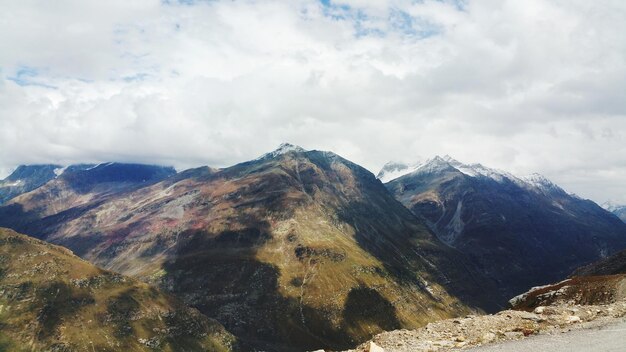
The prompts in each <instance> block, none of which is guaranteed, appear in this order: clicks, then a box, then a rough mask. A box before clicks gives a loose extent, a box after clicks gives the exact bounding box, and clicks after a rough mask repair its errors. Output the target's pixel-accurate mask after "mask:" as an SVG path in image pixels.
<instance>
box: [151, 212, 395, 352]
mask: <svg viewBox="0 0 626 352" xmlns="http://www.w3.org/2000/svg"><path fill="white" fill-rule="evenodd" d="M249 225H252V224H249ZM182 236H185V237H186V240H185V241H184V243H181V244H180V245H179V247H178V248H177V250H176V254H175V255H173V256H172V259H171V260H169V261H167V262H166V263H165V265H164V270H165V271H166V274H165V276H164V277H163V279H162V281H161V286H163V287H164V288H165V289H167V290H169V291H171V292H172V293H174V294H176V295H178V296H179V297H181V298H182V299H183V300H185V301H186V302H187V303H188V304H190V305H192V306H194V307H196V308H198V309H199V310H200V311H201V312H203V313H204V314H206V315H207V316H209V317H212V318H215V319H216V320H218V321H219V322H220V323H222V324H223V325H224V326H225V327H226V328H227V329H228V330H229V331H230V332H231V333H233V334H235V335H236V336H237V337H238V338H240V341H242V343H243V346H244V349H249V350H254V349H265V350H270V351H293V350H314V349H319V348H332V349H347V348H350V347H354V346H355V345H356V344H358V343H360V342H363V341H365V340H367V339H368V338H370V337H371V336H370V335H367V336H353V334H350V333H349V329H350V327H351V326H355V325H358V322H359V321H375V322H377V323H379V325H380V326H381V327H387V328H396V327H398V326H399V323H398V322H397V318H396V317H395V311H394V308H393V306H392V305H391V303H390V302H388V301H386V300H385V299H384V298H383V297H382V296H380V294H378V293H377V292H376V291H375V290H373V289H367V288H363V289H355V290H353V291H352V292H350V295H349V297H348V299H347V302H346V305H345V307H344V310H343V312H339V313H340V314H343V322H342V323H341V324H339V325H337V324H335V323H333V322H332V321H331V320H330V315H329V314H327V313H326V312H324V311H321V310H319V309H315V308H313V307H310V306H308V305H306V304H303V303H302V302H300V301H299V300H297V299H294V298H288V297H284V296H283V295H282V294H281V293H280V292H279V287H278V285H279V276H280V269H279V268H277V267H275V266H274V265H271V264H268V263H263V262H260V261H259V260H258V259H256V251H257V249H258V248H259V247H260V246H262V245H263V244H264V243H265V242H267V241H269V240H271V238H272V237H271V235H270V233H269V224H268V223H266V222H264V221H261V222H258V223H257V224H256V225H254V226H250V227H246V228H243V229H241V230H238V231H225V232H222V233H219V234H216V235H212V234H208V233H206V232H203V231H195V232H192V231H188V232H186V233H184V235H181V237H182ZM294 255H295V254H294ZM291 284H294V285H302V283H301V282H292V283H291ZM364 307H367V308H365V309H364Z"/></svg>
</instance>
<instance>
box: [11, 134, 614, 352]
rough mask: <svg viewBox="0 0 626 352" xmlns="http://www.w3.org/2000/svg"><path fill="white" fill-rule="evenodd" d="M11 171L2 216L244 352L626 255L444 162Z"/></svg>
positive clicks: (563, 198)
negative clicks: (177, 307)
mask: <svg viewBox="0 0 626 352" xmlns="http://www.w3.org/2000/svg"><path fill="white" fill-rule="evenodd" d="M25 168H26V169H28V167H22V168H18V170H16V172H15V173H14V174H12V175H11V176H9V178H7V179H6V180H4V181H2V182H3V183H2V184H3V185H9V186H8V187H15V186H16V185H26V184H29V185H30V186H28V187H22V188H19V189H17V188H13V189H10V190H11V192H8V191H7V192H5V193H0V194H6V196H4V197H5V198H4V199H5V200H4V202H3V204H1V205H0V226H4V227H9V228H12V229H14V230H17V231H18V232H22V233H25V234H27V235H30V236H33V237H36V238H38V239H41V240H44V241H46V242H49V243H53V244H55V245H60V246H63V247H66V248H68V249H70V250H71V251H72V252H73V253H75V254H76V255H78V256H80V257H81V258H83V259H84V260H87V261H88V262H90V263H92V264H93V265H97V266H98V267H102V268H103V269H102V270H109V271H111V272H117V273H120V274H122V275H126V276H129V277H132V278H133V279H132V280H138V281H137V282H144V283H147V284H149V285H151V286H152V287H156V288H158V289H159V290H161V291H162V292H165V293H164V294H166V295H170V294H171V295H173V296H175V297H177V299H179V300H180V301H181V302H183V303H184V304H186V305H187V306H190V307H193V309H197V310H198V311H199V312H200V313H198V314H201V315H203V316H206V317H209V318H207V319H209V320H208V321H210V319H215V320H216V321H218V322H219V323H220V324H221V325H223V326H224V327H225V329H226V330H227V331H229V332H230V333H232V334H233V335H234V336H235V338H236V340H237V343H236V346H237V347H238V348H241V349H243V350H257V349H262V350H270V351H293V350H313V349H319V348H331V349H345V348H350V347H353V346H355V345H357V344H358V343H360V342H363V341H366V340H367V339H369V338H370V337H371V336H372V335H374V334H376V333H379V332H381V331H384V330H393V329H400V328H408V329H410V328H417V327H420V326H423V325H425V324H426V323H428V322H431V321H435V320H439V319H443V318H449V317H457V316H461V315H466V314H476V313H482V312H493V311H496V310H498V309H499V308H501V307H503V306H504V305H506V304H507V301H508V299H509V298H511V297H512V296H514V295H516V294H519V293H521V292H524V291H526V290H528V289H529V288H530V287H531V286H534V285H537V284H544V283H549V282H554V281H558V280H561V279H563V278H565V277H566V276H567V275H568V274H570V273H571V272H572V271H573V270H574V269H576V268H577V267H579V266H581V265H585V264H588V263H591V262H592V261H595V260H598V259H600V258H604V257H607V256H608V255H610V254H612V253H614V252H616V251H618V250H621V249H623V248H626V224H624V223H623V222H622V221H620V220H619V219H618V218H617V217H616V216H614V215H612V214H611V213H609V212H608V211H606V210H604V209H602V208H601V207H599V206H598V205H596V204H595V203H593V202H591V201H588V200H583V199H580V198H578V197H576V196H574V195H570V194H567V193H566V192H565V191H563V190H562V189H561V188H560V187H559V186H557V185H555V184H554V183H552V182H550V181H549V180H547V179H545V178H544V177H542V176H540V175H532V176H531V177H527V178H517V177H515V176H513V175H511V174H508V173H506V172H502V171H498V170H494V169H490V168H487V167H484V166H482V165H479V164H472V165H466V164H462V163H460V162H458V161H456V160H454V159H452V158H450V157H444V158H440V157H436V158H433V159H430V160H427V161H425V162H422V163H418V164H415V165H412V166H408V165H405V164H401V163H389V164H387V165H386V166H385V167H384V168H383V170H381V172H380V173H379V175H378V178H377V177H376V176H374V175H373V174H372V173H370V172H369V171H367V170H366V169H364V168H362V167H361V166H359V165H357V164H354V163H352V162H350V161H348V160H346V159H344V158H342V157H340V156H338V155H336V154H334V153H332V152H326V151H316V150H312V151H308V150H304V149H302V148H300V147H297V146H294V145H290V144H283V145H281V146H280V147H279V148H278V149H277V150H274V151H272V152H269V153H266V154H264V155H262V156H260V157H259V158H257V159H254V160H250V161H248V162H244V163H240V164H237V165H234V166H231V167H227V168H222V169H217V168H211V167H199V168H195V169H189V170H184V171H181V172H176V170H174V169H173V168H171V167H163V166H154V165H140V164H123V163H114V162H113V163H104V164H98V165H71V166H68V167H65V168H61V167H58V166H55V165H52V166H34V167H32V168H33V170H41V171H37V172H28V173H25V172H23V170H24V169H25ZM20 169H22V170H20ZM45 170H47V171H45ZM50 170H51V171H50ZM18 171H19V172H18ZM31 178H32V180H31ZM381 181H385V182H386V183H385V184H383V182H381ZM0 190H4V189H3V188H0ZM99 270H101V269H99ZM190 309H192V308H190ZM220 331H221V330H220ZM225 334H226V333H225ZM220 336H226V335H220ZM229 346H231V347H229V348H232V346H235V344H231V345H229Z"/></svg>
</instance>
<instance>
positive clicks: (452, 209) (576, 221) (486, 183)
mask: <svg viewBox="0 0 626 352" xmlns="http://www.w3.org/2000/svg"><path fill="white" fill-rule="evenodd" d="M388 169H390V168H388ZM393 170H395V173H394V175H395V176H398V175H401V176H399V177H398V178H396V179H394V180H392V181H390V182H388V183H387V184H386V186H387V188H388V189H389V190H390V191H391V192H392V193H393V194H394V196H395V197H396V199H398V200H399V201H401V202H402V203H403V204H404V205H405V206H406V207H408V208H409V209H411V210H412V211H413V212H414V213H415V214H416V215H419V216H421V217H423V218H424V219H425V220H426V222H427V223H428V225H429V226H430V228H431V229H432V230H433V231H434V232H435V233H436V234H437V236H438V237H439V238H440V239H441V240H442V241H444V242H445V243H447V244H448V245H450V246H451V247H454V248H456V249H458V250H460V251H461V252H463V253H465V254H467V255H469V256H470V257H471V258H472V259H471V260H472V261H473V262H475V263H477V264H478V265H479V266H480V267H481V268H482V272H483V273H484V274H485V275H487V276H488V277H490V278H493V279H494V280H496V281H497V283H498V285H499V287H500V289H501V292H502V294H503V295H505V296H509V297H512V296H514V295H516V294H519V293H521V292H524V291H526V290H527V289H528V288H530V287H532V286H536V285H540V284H545V283H549V282H555V281H559V280H561V279H563V278H564V277H566V276H567V275H568V274H569V273H571V272H572V270H574V269H576V268H577V267H579V266H581V265H584V264H587V263H590V262H593V261H596V260H598V259H600V258H603V257H606V256H608V255H610V254H612V253H614V252H615V251H617V250H620V249H623V248H626V226H625V224H624V223H623V222H621V221H620V220H619V219H618V218H617V217H615V216H613V215H612V214H610V213H609V212H607V211H606V210H604V209H602V208H601V207H599V206H598V205H596V204H595V203H593V202H591V201H589V200H583V199H580V198H578V197H576V196H573V195H569V194H567V193H566V192H565V191H564V190H563V189H561V188H560V187H558V186H557V185H555V184H554V183H552V182H550V181H549V180H547V179H546V178H544V177H542V176H541V175H537V174H535V175H531V176H529V177H526V178H518V177H515V176H513V175H511V174H509V173H506V172H502V171H499V170H494V169H490V168H487V167H485V166H482V165H480V164H472V165H467V164H462V163H460V162H458V161H456V160H454V159H452V158H450V157H444V158H441V157H435V158H433V159H430V160H428V161H425V162H423V163H419V164H416V165H414V166H412V167H408V166H407V167H405V168H403V167H402V166H398V165H395V166H394V168H393ZM393 170H391V171H393ZM398 170H401V171H398ZM389 172H390V170H383V172H381V174H379V177H385V176H388V175H389Z"/></svg>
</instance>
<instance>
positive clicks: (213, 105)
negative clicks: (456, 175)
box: [0, 0, 626, 202]
mask: <svg viewBox="0 0 626 352" xmlns="http://www.w3.org/2000/svg"><path fill="white" fill-rule="evenodd" d="M0 32H1V33H3V35H2V36H0V68H1V72H0V170H3V172H4V173H6V172H8V170H10V169H11V168H13V167H15V166H16V165H18V164H21V163H36V162H55V163H71V162H97V161H107V160H118V161H135V162H150V163H164V164H172V165H175V166H177V167H179V168H185V167H190V166H197V165H203V164H209V165H212V166H227V165H230V164H233V163H236V162H239V161H243V160H247V159H250V158H254V157H256V156H258V155H260V154H262V153H263V152H265V151H267V150H270V149H273V148H275V147H276V146H277V145H278V144H279V143H280V142H283V141H289V142H292V143H297V144H301V145H302V146H304V147H306V148H311V149H327V150H333V151H335V152H337V153H339V154H341V155H343V156H345V157H347V158H349V159H351V160H353V161H355V162H357V163H360V164H362V165H364V166H366V167H367V168H369V169H370V170H372V171H374V172H376V171H377V169H378V168H379V167H380V166H381V165H382V164H383V163H384V162H386V161H388V160H389V159H397V160H407V159H411V158H416V157H417V156H418V155H421V156H430V155H433V154H450V155H453V156H455V157H456V158H458V159H460V160H463V161H468V162H481V163H484V164H486V165H490V166H494V167H499V168H502V169H507V170H510V171H512V172H515V173H518V174H526V173H530V172H535V171H538V172H542V173H544V174H546V175H547V176H548V177H550V178H552V179H553V180H554V181H556V182H558V183H560V184H561V185H563V186H564V187H565V188H566V189H568V190H569V191H572V192H576V193H578V194H580V195H581V196H584V197H590V198H593V199H594V200H597V201H604V200H606V199H609V198H610V199H614V200H617V201H621V202H626V191H624V189H626V188H624V187H623V185H624V180H626V153H625V152H626V143H625V138H626V136H625V133H626V132H624V131H626V99H624V93H623V92H625V91H626V78H625V77H626V42H625V41H624V40H623V33H626V5H625V4H624V3H623V2H621V1H610V0H606V1H598V2H588V1H558V0H554V1H550V0H529V1H524V2H519V1H513V0H507V1H496V0H483V1H477V0H475V1H434V0H424V1H421V2H414V1H408V0H407V1H404V0H389V1H365V0H358V1H357V0H353V1H349V0H337V1H333V0H330V1H312V0H311V1H306V0H297V1H252V0H244V1H173V0H170V1H157V0H140V1H133V2H132V3H129V2H128V1H121V0H120V1H117V0H115V1H107V2H81V1H69V0H64V1H58V2H55V4H54V6H53V5H51V4H47V3H45V2H40V1H19V2H11V3H8V4H5V5H3V12H2V13H0Z"/></svg>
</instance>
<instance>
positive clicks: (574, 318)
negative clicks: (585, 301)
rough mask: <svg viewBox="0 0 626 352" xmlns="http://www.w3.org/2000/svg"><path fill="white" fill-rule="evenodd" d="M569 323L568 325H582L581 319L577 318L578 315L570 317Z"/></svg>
mask: <svg viewBox="0 0 626 352" xmlns="http://www.w3.org/2000/svg"><path fill="white" fill-rule="evenodd" d="M567 323H568V324H575V323H580V317H579V316H576V315H572V316H570V317H567Z"/></svg>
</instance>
